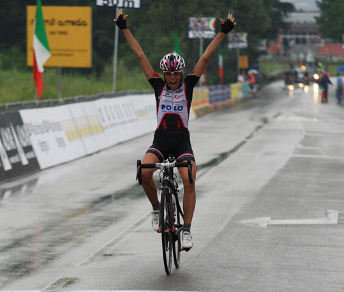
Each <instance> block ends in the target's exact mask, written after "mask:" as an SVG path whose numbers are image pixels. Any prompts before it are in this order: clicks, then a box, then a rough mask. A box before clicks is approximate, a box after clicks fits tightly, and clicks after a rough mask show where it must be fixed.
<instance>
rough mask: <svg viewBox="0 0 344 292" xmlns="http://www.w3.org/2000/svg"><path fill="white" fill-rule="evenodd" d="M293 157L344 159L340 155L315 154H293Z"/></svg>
mask: <svg viewBox="0 0 344 292" xmlns="http://www.w3.org/2000/svg"><path fill="white" fill-rule="evenodd" d="M292 157H299V158H320V159H335V160H344V157H340V156H327V155H313V154H292Z"/></svg>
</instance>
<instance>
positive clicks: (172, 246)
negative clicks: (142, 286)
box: [136, 156, 193, 275]
mask: <svg viewBox="0 0 344 292" xmlns="http://www.w3.org/2000/svg"><path fill="white" fill-rule="evenodd" d="M174 167H188V174H189V181H190V183H193V177H192V164H191V161H187V162H176V160H175V158H174V157H172V156H169V158H168V159H166V160H165V161H164V162H162V163H148V164H141V161H140V160H138V161H137V176H136V179H138V181H139V183H140V184H142V177H141V169H142V168H157V169H160V170H161V175H160V188H159V190H160V192H161V200H160V205H161V207H160V219H159V221H160V223H159V233H161V238H162V249H163V259H164V266H165V271H166V274H167V275H169V274H170V273H171V269H172V257H173V260H174V264H175V267H176V268H179V264H180V252H181V243H180V236H179V234H180V232H181V230H182V227H183V225H182V224H181V218H180V217H182V218H184V214H183V212H182V210H181V207H180V204H179V198H178V193H179V189H178V184H177V182H176V180H175V174H174V172H173V168H174Z"/></svg>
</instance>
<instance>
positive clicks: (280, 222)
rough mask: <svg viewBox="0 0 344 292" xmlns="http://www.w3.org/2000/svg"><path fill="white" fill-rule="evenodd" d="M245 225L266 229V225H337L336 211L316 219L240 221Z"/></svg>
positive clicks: (263, 218) (268, 218)
mask: <svg viewBox="0 0 344 292" xmlns="http://www.w3.org/2000/svg"><path fill="white" fill-rule="evenodd" d="M241 222H242V223H243V224H245V225H249V226H254V227H262V228H266V227H268V225H323V224H337V223H338V211H337V210H327V217H326V218H318V219H271V217H260V218H254V219H249V220H243V221H241Z"/></svg>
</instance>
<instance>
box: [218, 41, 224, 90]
mask: <svg viewBox="0 0 344 292" xmlns="http://www.w3.org/2000/svg"><path fill="white" fill-rule="evenodd" d="M223 73H224V72H223V55H222V48H221V47H220V48H219V77H220V84H223Z"/></svg>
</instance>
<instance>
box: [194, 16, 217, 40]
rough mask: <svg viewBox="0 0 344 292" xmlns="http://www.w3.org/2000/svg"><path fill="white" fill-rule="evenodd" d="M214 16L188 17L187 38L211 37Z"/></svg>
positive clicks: (213, 34)
mask: <svg viewBox="0 0 344 292" xmlns="http://www.w3.org/2000/svg"><path fill="white" fill-rule="evenodd" d="M215 26H216V18H215V17H190V18H189V32H188V36H189V39H213V38H214V37H215Z"/></svg>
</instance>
